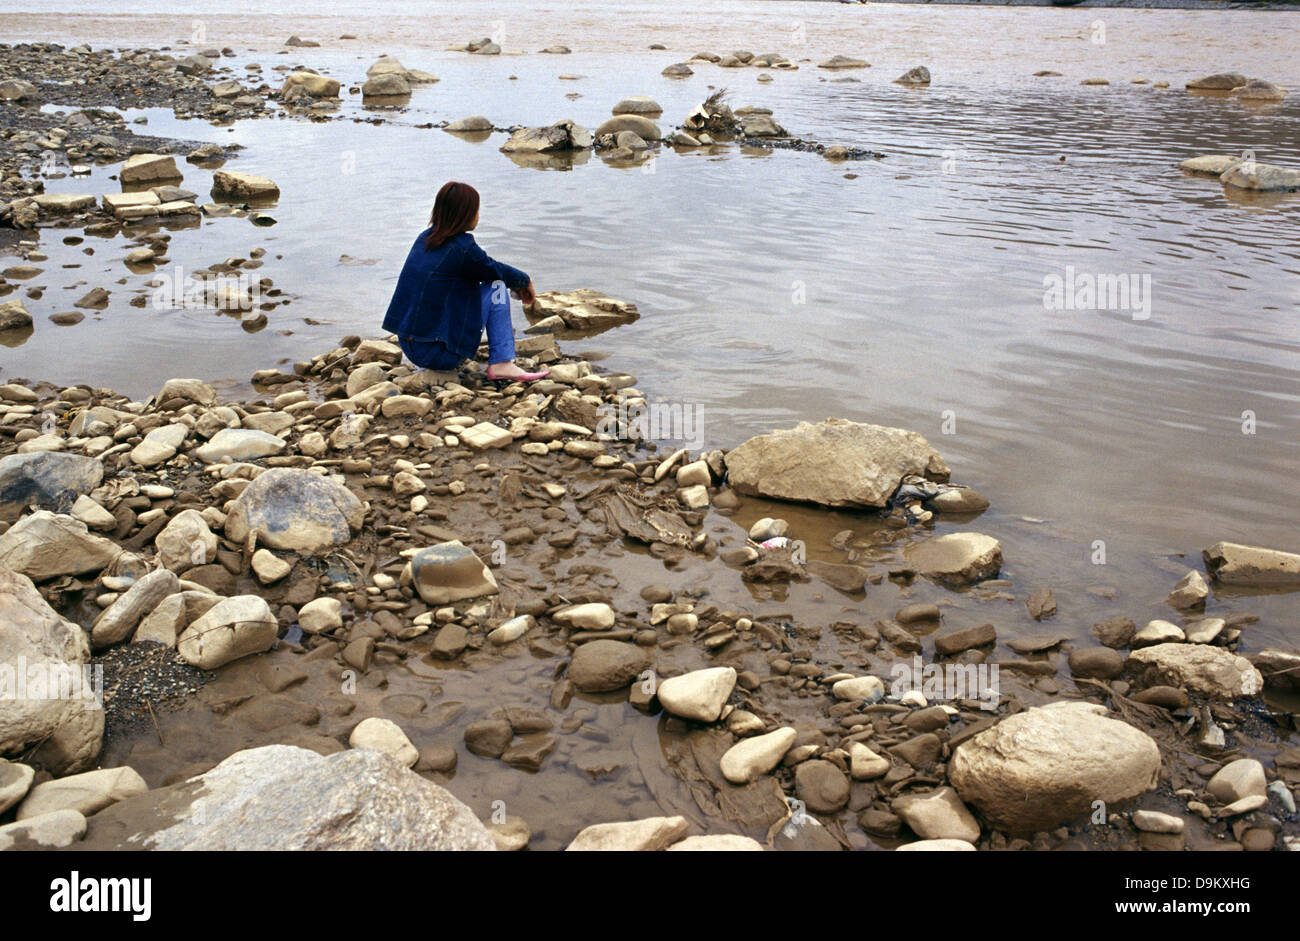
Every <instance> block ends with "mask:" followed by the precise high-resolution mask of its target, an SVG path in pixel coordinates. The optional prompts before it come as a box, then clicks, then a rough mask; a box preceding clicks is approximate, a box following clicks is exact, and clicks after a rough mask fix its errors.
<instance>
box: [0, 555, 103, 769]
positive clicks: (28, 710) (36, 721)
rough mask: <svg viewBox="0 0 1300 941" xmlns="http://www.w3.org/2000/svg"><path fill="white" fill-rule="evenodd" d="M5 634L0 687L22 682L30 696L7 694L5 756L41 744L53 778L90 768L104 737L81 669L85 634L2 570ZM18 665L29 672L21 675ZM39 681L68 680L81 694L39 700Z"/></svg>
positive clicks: (1, 743)
mask: <svg viewBox="0 0 1300 941" xmlns="http://www.w3.org/2000/svg"><path fill="white" fill-rule="evenodd" d="M0 628H2V629H0V679H2V680H3V682H0V688H3V687H4V686H5V685H9V684H13V685H14V686H16V684H17V683H18V682H19V680H20V679H22V681H23V683H24V690H25V692H26V695H18V690H17V689H16V688H14V689H12V690H10V691H8V692H9V695H8V696H6V697H5V701H4V703H3V708H0V754H13V753H16V752H20V751H24V750H25V749H26V748H28V747H30V746H31V745H34V744H37V743H39V742H44V743H45V744H44V745H42V746H41V749H40V751H39V752H38V757H39V758H40V760H41V763H42V764H44V765H45V766H46V767H48V768H49V769H50V770H51V771H53V772H54V773H56V774H66V773H68V772H70V771H80V770H82V769H84V768H88V767H90V766H91V765H92V764H93V763H94V761H95V759H96V758H97V757H99V749H100V745H101V744H102V742H103V738H104V710H103V709H102V708H101V707H100V704H99V700H98V699H96V698H95V697H94V692H93V690H92V689H90V687H89V684H86V683H85V671H84V665H85V664H88V663H89V662H90V643H89V640H88V639H87V637H86V632H85V631H83V630H82V629H81V628H80V627H78V626H77V625H76V624H73V623H72V622H71V621H67V620H64V619H63V618H62V617H60V616H59V614H58V613H57V612H56V611H55V610H54V609H53V608H51V607H50V606H49V605H48V604H47V603H46V602H45V599H44V598H42V597H41V594H40V592H38V591H37V590H36V586H35V585H33V584H32V583H31V580H30V579H28V578H26V577H25V576H23V575H19V574H18V573H16V572H13V571H11V570H9V569H6V568H3V567H0ZM19 664H23V665H24V666H25V667H26V669H25V670H24V671H23V673H22V675H21V676H20V675H19V673H18V667H19ZM33 667H35V668H36V669H35V672H33V669H32V668H33ZM6 670H7V671H9V672H8V676H7V677H5V671H6ZM37 680H39V681H42V682H43V685H44V686H45V687H46V688H48V686H49V685H50V683H51V681H53V682H54V683H56V684H57V683H60V682H62V681H64V680H67V682H68V687H67V688H68V689H69V690H79V691H81V692H82V693H83V695H81V696H56V697H46V696H44V695H43V694H42V695H38V694H37V692H38V691H37V690H35V689H33V688H32V687H31V684H32V682H33V681H37Z"/></svg>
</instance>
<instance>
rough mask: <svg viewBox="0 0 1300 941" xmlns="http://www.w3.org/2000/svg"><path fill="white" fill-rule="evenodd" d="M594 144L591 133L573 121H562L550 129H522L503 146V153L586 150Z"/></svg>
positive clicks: (512, 135)
mask: <svg viewBox="0 0 1300 941" xmlns="http://www.w3.org/2000/svg"><path fill="white" fill-rule="evenodd" d="M592 144H593V140H592V136H591V132H590V131H588V130H587V129H586V128H584V127H581V126H580V125H577V124H575V123H573V122H572V121H560V122H559V123H557V124H552V125H551V126H550V127H521V128H520V129H519V130H517V131H515V132H514V133H513V134H511V135H510V139H509V140H507V141H506V142H505V143H504V144H502V145H501V151H502V153H507V154H510V153H520V154H528V153H534V154H535V153H549V152H552V151H563V150H586V149H587V148H589V147H591V146H592Z"/></svg>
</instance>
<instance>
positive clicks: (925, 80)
mask: <svg viewBox="0 0 1300 941" xmlns="http://www.w3.org/2000/svg"><path fill="white" fill-rule="evenodd" d="M894 84H895V85H929V84H930V70H929V69H927V68H926V67H925V66H923V65H918V66H916V67H915V68H912V69H908V70H907V71H906V72H904V73H903V74H902V75H900V76H898V78H896V79H894Z"/></svg>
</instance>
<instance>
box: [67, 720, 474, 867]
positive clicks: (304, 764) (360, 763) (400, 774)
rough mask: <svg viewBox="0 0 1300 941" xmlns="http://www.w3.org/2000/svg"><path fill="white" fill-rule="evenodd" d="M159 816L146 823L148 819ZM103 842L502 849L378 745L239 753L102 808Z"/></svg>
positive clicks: (99, 832)
mask: <svg viewBox="0 0 1300 941" xmlns="http://www.w3.org/2000/svg"><path fill="white" fill-rule="evenodd" d="M141 820H145V821H149V822H148V823H144V824H141V823H140V821H141ZM90 838H91V840H92V841H97V842H96V844H95V845H96V846H97V847H99V848H108V847H120V848H124V849H127V848H140V847H144V848H149V849H160V850H190V849H203V850H234V849H239V850H245V851H247V850H253V851H258V850H495V849H496V844H495V843H494V842H493V840H492V836H491V834H489V833H488V831H487V829H486V828H485V827H484V826H483V824H482V823H480V822H479V820H478V818H477V817H475V816H474V814H473V812H472V811H471V810H470V809H469V808H468V807H466V806H465V805H464V804H462V803H461V802H460V801H458V800H457V799H456V798H455V797H453V796H452V795H451V794H450V793H448V792H447V791H446V790H445V789H443V788H441V787H439V786H438V785H436V784H434V783H433V782H431V781H427V780H425V779H424V778H421V777H420V776H419V775H417V774H415V773H414V772H413V771H411V770H409V769H407V768H404V767H402V765H400V764H399V763H397V762H396V761H394V760H393V759H392V758H390V757H388V756H387V755H385V754H382V753H381V752H378V751H375V750H374V749H371V748H351V749H347V750H345V751H340V752H336V753H335V754H332V755H330V756H328V757H324V756H321V755H318V754H317V753H316V752H314V751H309V750H307V749H305V748H297V747H295V746H292V745H267V746H264V747H261V748H253V749H248V750H246V751H240V752H236V753H235V754H233V755H231V756H230V757H229V758H227V759H226V760H225V761H223V762H221V764H219V765H217V766H216V767H215V768H213V769H212V770H211V771H209V772H207V773H206V774H203V775H200V776H199V777H197V778H191V779H190V780H189V781H186V782H184V783H182V784H176V785H172V786H170V787H164V788H157V789H155V790H153V791H150V792H148V793H147V794H142V795H139V796H137V797H133V798H129V799H127V800H125V801H122V802H120V803H117V804H114V805H113V806H112V807H109V808H108V809H107V810H104V811H101V812H100V813H99V814H97V815H96V816H95V817H94V818H93V821H92V831H91V834H90Z"/></svg>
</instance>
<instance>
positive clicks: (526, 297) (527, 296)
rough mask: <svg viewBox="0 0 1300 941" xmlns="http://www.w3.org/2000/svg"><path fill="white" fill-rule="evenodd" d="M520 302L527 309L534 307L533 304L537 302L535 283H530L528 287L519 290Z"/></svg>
mask: <svg viewBox="0 0 1300 941" xmlns="http://www.w3.org/2000/svg"><path fill="white" fill-rule="evenodd" d="M519 300H520V301H521V302H522V303H523V305H524V306H525V307H531V306H533V302H534V301H536V300H537V293H536V292H535V291H534V290H533V282H531V281H529V282H528V285H527V286H526V287H522V288H520V289H519Z"/></svg>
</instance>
